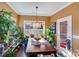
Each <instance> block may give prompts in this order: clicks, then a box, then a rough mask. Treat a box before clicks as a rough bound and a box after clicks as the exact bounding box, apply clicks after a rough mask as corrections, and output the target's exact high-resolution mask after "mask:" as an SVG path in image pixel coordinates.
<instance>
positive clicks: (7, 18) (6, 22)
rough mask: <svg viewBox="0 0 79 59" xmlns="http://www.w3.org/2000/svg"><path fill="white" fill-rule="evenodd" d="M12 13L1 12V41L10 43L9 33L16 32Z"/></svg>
mask: <svg viewBox="0 0 79 59" xmlns="http://www.w3.org/2000/svg"><path fill="white" fill-rule="evenodd" d="M11 17H12V14H11V12H7V11H6V10H3V9H2V10H0V40H2V41H5V42H6V43H8V42H9V38H10V36H9V33H11V32H14V31H15V29H16V25H15V22H14V21H12V18H11Z"/></svg>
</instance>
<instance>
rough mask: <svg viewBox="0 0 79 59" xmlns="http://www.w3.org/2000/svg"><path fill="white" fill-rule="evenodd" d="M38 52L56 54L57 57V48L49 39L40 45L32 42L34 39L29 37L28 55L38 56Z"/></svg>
mask: <svg viewBox="0 0 79 59" xmlns="http://www.w3.org/2000/svg"><path fill="white" fill-rule="evenodd" d="M38 54H43V55H50V54H54V56H55V57H57V50H56V48H54V47H52V46H51V45H50V44H49V42H48V41H46V40H45V42H44V43H41V44H39V45H34V44H32V41H31V40H30V39H29V40H28V44H27V48H26V55H27V56H28V57H33V56H35V57H37V56H38Z"/></svg>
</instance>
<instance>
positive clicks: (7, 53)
mask: <svg viewBox="0 0 79 59" xmlns="http://www.w3.org/2000/svg"><path fill="white" fill-rule="evenodd" d="M6 57H16V53H15V52H14V51H13V50H12V49H11V48H10V49H8V51H7V52H6Z"/></svg>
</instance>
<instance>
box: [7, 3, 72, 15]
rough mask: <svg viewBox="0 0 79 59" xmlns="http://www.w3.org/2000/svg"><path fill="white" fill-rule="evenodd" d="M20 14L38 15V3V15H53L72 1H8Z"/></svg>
mask: <svg viewBox="0 0 79 59" xmlns="http://www.w3.org/2000/svg"><path fill="white" fill-rule="evenodd" d="M7 4H8V5H9V6H10V7H11V8H12V9H13V10H15V12H16V13H17V14H19V15H36V8H35V7H36V5H37V6H38V7H39V8H38V11H37V13H38V16H51V15H53V14H55V13H56V12H58V11H60V10H61V9H63V8H65V7H67V6H68V5H70V4H71V3H70V2H38V3H36V2H8V3H7Z"/></svg>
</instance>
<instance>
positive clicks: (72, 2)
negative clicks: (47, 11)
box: [51, 2, 74, 16]
mask: <svg viewBox="0 0 79 59" xmlns="http://www.w3.org/2000/svg"><path fill="white" fill-rule="evenodd" d="M73 3H74V2H70V3H68V4H66V5H65V6H63V7H61V8H59V9H58V10H56V11H55V12H52V13H53V14H52V15H51V16H53V15H55V14H56V13H58V12H59V11H61V10H63V9H64V8H66V7H68V6H69V5H71V4H73Z"/></svg>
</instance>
